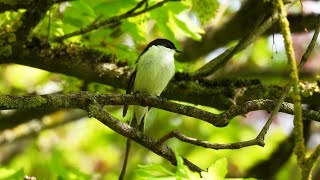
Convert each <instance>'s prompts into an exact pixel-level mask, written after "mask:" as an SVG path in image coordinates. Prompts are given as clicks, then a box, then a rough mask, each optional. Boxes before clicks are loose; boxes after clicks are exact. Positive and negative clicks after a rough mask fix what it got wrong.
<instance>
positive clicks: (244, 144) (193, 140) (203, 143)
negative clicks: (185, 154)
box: [157, 130, 264, 150]
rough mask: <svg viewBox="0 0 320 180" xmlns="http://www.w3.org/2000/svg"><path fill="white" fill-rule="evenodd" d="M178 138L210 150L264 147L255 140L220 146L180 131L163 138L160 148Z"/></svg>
mask: <svg viewBox="0 0 320 180" xmlns="http://www.w3.org/2000/svg"><path fill="white" fill-rule="evenodd" d="M173 137H175V138H177V139H179V140H180V141H183V142H186V143H190V144H193V145H196V146H201V147H204V148H210V149H216V150H219V149H241V148H244V147H248V146H254V145H258V146H264V142H263V140H261V139H258V138H255V139H252V140H248V141H241V142H236V143H230V144H219V143H211V142H208V141H202V140H199V139H196V138H192V137H188V136H186V135H184V134H182V133H180V132H179V131H177V130H176V131H172V132H170V133H168V134H167V135H165V136H163V137H162V138H161V139H160V140H159V141H158V144H157V145H158V146H159V145H161V144H163V143H164V142H165V141H167V140H169V139H170V138H173Z"/></svg>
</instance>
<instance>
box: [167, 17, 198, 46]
mask: <svg viewBox="0 0 320 180" xmlns="http://www.w3.org/2000/svg"><path fill="white" fill-rule="evenodd" d="M170 22H171V24H172V25H173V26H176V27H177V28H178V29H179V30H180V31H181V33H183V34H185V35H186V36H188V37H191V38H192V39H194V40H197V41H200V40H201V35H200V33H202V34H203V33H204V30H203V29H201V28H200V27H198V26H196V25H195V24H194V23H193V22H192V21H191V20H190V19H189V18H187V17H186V16H179V17H177V16H175V15H172V16H170ZM171 27H172V26H171Z"/></svg>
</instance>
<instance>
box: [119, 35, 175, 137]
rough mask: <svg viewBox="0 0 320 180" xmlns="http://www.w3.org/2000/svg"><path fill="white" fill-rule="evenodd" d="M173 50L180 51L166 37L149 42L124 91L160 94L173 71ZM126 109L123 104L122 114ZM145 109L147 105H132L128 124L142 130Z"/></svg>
mask: <svg viewBox="0 0 320 180" xmlns="http://www.w3.org/2000/svg"><path fill="white" fill-rule="evenodd" d="M175 52H180V51H179V50H177V48H176V47H175V45H174V44H173V43H172V42H171V41H169V40H167V39H156V40H154V41H152V42H150V43H149V44H148V46H147V47H146V48H145V49H144V50H143V52H142V53H141V54H140V56H139V57H138V60H137V62H136V66H135V68H134V71H133V73H132V74H131V76H130V80H129V84H128V88H127V92H126V93H127V94H130V93H131V91H133V92H140V93H147V94H150V95H153V96H160V94H161V93H162V91H163V90H164V89H165V88H166V86H167V85H168V83H169V81H170V80H171V78H172V77H173V75H174V73H175V66H174V53H175ZM127 110H128V106H125V107H124V109H123V116H125V115H126V113H127ZM147 111H148V107H141V106H134V115H133V118H132V120H131V124H130V125H131V126H132V127H134V128H137V127H138V129H139V130H140V131H143V129H144V119H145V116H146V113H147Z"/></svg>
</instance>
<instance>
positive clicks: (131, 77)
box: [122, 70, 137, 117]
mask: <svg viewBox="0 0 320 180" xmlns="http://www.w3.org/2000/svg"><path fill="white" fill-rule="evenodd" d="M136 74H137V70H135V71H133V72H132V74H131V76H130V79H129V83H128V87H127V91H126V94H131V91H132V88H133V84H134V80H135V79H136ZM128 108H129V106H128V105H124V107H123V113H122V116H123V117H125V116H126V114H127V111H128Z"/></svg>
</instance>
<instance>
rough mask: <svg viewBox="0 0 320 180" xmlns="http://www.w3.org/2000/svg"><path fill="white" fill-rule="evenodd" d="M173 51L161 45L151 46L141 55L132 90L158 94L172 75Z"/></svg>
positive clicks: (173, 68) (173, 70) (173, 69)
mask: <svg viewBox="0 0 320 180" xmlns="http://www.w3.org/2000/svg"><path fill="white" fill-rule="evenodd" d="M174 53H175V51H174V50H172V49H169V48H166V47H163V46H152V47H150V48H149V49H148V51H146V52H145V53H144V54H143V55H141V57H140V58H139V61H138V63H137V66H136V69H137V74H136V78H135V81H134V87H133V90H134V91H135V92H136V91H139V92H144V93H148V94H150V95H157V96H159V95H160V94H161V93H162V91H163V90H164V89H165V87H166V86H167V84H168V83H169V81H170V79H171V78H172V77H173V75H174V72H175V67H174Z"/></svg>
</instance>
